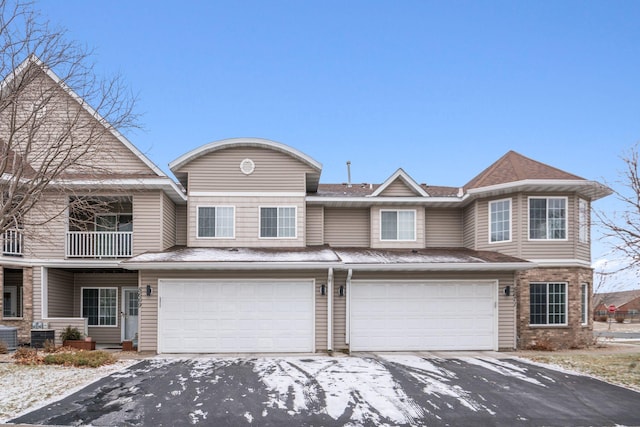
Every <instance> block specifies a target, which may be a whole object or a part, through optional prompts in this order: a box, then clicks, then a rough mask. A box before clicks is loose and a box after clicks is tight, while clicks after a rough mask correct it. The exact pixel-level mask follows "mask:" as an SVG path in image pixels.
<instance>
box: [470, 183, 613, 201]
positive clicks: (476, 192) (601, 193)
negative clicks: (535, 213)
mask: <svg viewBox="0 0 640 427" xmlns="http://www.w3.org/2000/svg"><path fill="white" fill-rule="evenodd" d="M536 186H542V187H558V188H560V189H562V188H563V187H564V188H566V187H576V188H580V187H591V188H596V189H594V194H595V196H596V197H595V198H596V199H599V198H602V197H605V196H608V195H610V194H612V190H611V189H610V188H608V187H607V186H605V185H603V184H601V183H599V182H597V181H589V180H577V179H524V180H521V181H514V182H507V183H504V184H496V185H489V186H487V187H480V188H472V189H469V190H467V195H468V196H480V195H483V194H485V193H492V192H496V191H497V192H500V191H507V190H517V189H518V187H536ZM545 191H548V190H546V189H545Z"/></svg>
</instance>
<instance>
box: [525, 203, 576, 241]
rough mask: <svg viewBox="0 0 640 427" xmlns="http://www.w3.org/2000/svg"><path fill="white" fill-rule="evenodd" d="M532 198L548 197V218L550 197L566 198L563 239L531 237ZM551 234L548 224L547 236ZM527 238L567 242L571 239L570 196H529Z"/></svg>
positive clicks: (530, 239)
mask: <svg viewBox="0 0 640 427" xmlns="http://www.w3.org/2000/svg"><path fill="white" fill-rule="evenodd" d="M531 199H546V200H547V220H548V219H549V218H548V213H549V203H548V200H549V199H564V209H565V215H564V231H565V232H564V238H563V239H550V238H548V237H547V238H546V239H532V238H531ZM548 235H549V227H548V226H547V236H548ZM527 239H528V240H529V241H530V242H566V241H568V240H569V198H568V197H566V196H529V197H528V198H527Z"/></svg>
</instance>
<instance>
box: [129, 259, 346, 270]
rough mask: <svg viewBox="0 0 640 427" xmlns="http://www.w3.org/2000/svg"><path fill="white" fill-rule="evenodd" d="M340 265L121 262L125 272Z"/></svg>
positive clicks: (308, 263)
mask: <svg viewBox="0 0 640 427" xmlns="http://www.w3.org/2000/svg"><path fill="white" fill-rule="evenodd" d="M341 265H342V264H339V263H332V262H264V263H263V262H206V261H205V262H202V261H196V262H184V261H169V262H122V263H121V264H120V265H119V267H121V268H124V269H126V270H326V269H329V268H334V269H335V268H338V267H340V266H341Z"/></svg>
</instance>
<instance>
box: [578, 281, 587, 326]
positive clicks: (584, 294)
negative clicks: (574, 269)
mask: <svg viewBox="0 0 640 427" xmlns="http://www.w3.org/2000/svg"><path fill="white" fill-rule="evenodd" d="M583 290H584V291H583ZM580 299H581V301H580V302H581V303H582V305H583V306H584V312H581V313H580V316H581V319H580V324H581V325H582V326H587V325H588V324H589V284H588V283H581V284H580Z"/></svg>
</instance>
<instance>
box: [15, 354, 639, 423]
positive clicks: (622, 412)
mask: <svg viewBox="0 0 640 427" xmlns="http://www.w3.org/2000/svg"><path fill="white" fill-rule="evenodd" d="M11 422H13V423H26V424H49V425H84V424H91V425H96V426H101V425H109V426H113V425H145V426H148V425H154V426H182V425H184V426H187V425H195V424H201V425H221V426H222V425H225V426H226V425H229V426H242V425H247V426H248V425H258V426H305V425H314V426H343V425H351V426H361V425H362V426H378V425H393V426H405V425H406V426H421V425H451V426H459V425H474V426H481V425H490V426H514V425H526V426H530V425H547V426H582V425H597V426H613V425H640V393H637V392H634V391H632V390H628V389H625V388H622V387H617V386H613V385H610V384H607V383H604V382H601V381H598V380H595V379H592V378H589V377H585V376H578V375H572V374H569V373H566V372H562V371H556V370H552V369H548V368H545V367H542V366H538V365H533V364H530V363H527V362H524V361H523V360H520V359H496V358H491V357H473V358H471V357H469V358H467V357H462V358H454V359H442V358H437V357H428V356H420V355H372V356H370V357H369V356H367V357H321V356H312V357H265V358H208V357H207V358H205V357H202V358H193V359H161V358H158V359H149V360H144V361H142V362H140V363H138V364H136V365H133V366H131V367H130V368H128V369H127V370H126V371H123V372H120V373H116V374H113V375H111V376H109V377H107V378H104V379H102V380H100V381H98V382H96V383H94V384H92V385H90V386H88V387H86V388H84V389H83V390H81V391H79V392H77V393H75V394H73V395H71V396H68V397H67V398H65V399H63V400H61V401H59V402H56V403H54V404H51V405H49V406H46V407H44V408H41V409H39V410H36V411H34V412H31V413H29V414H26V415H24V416H21V417H19V418H17V419H15V420H12V421H11Z"/></svg>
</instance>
